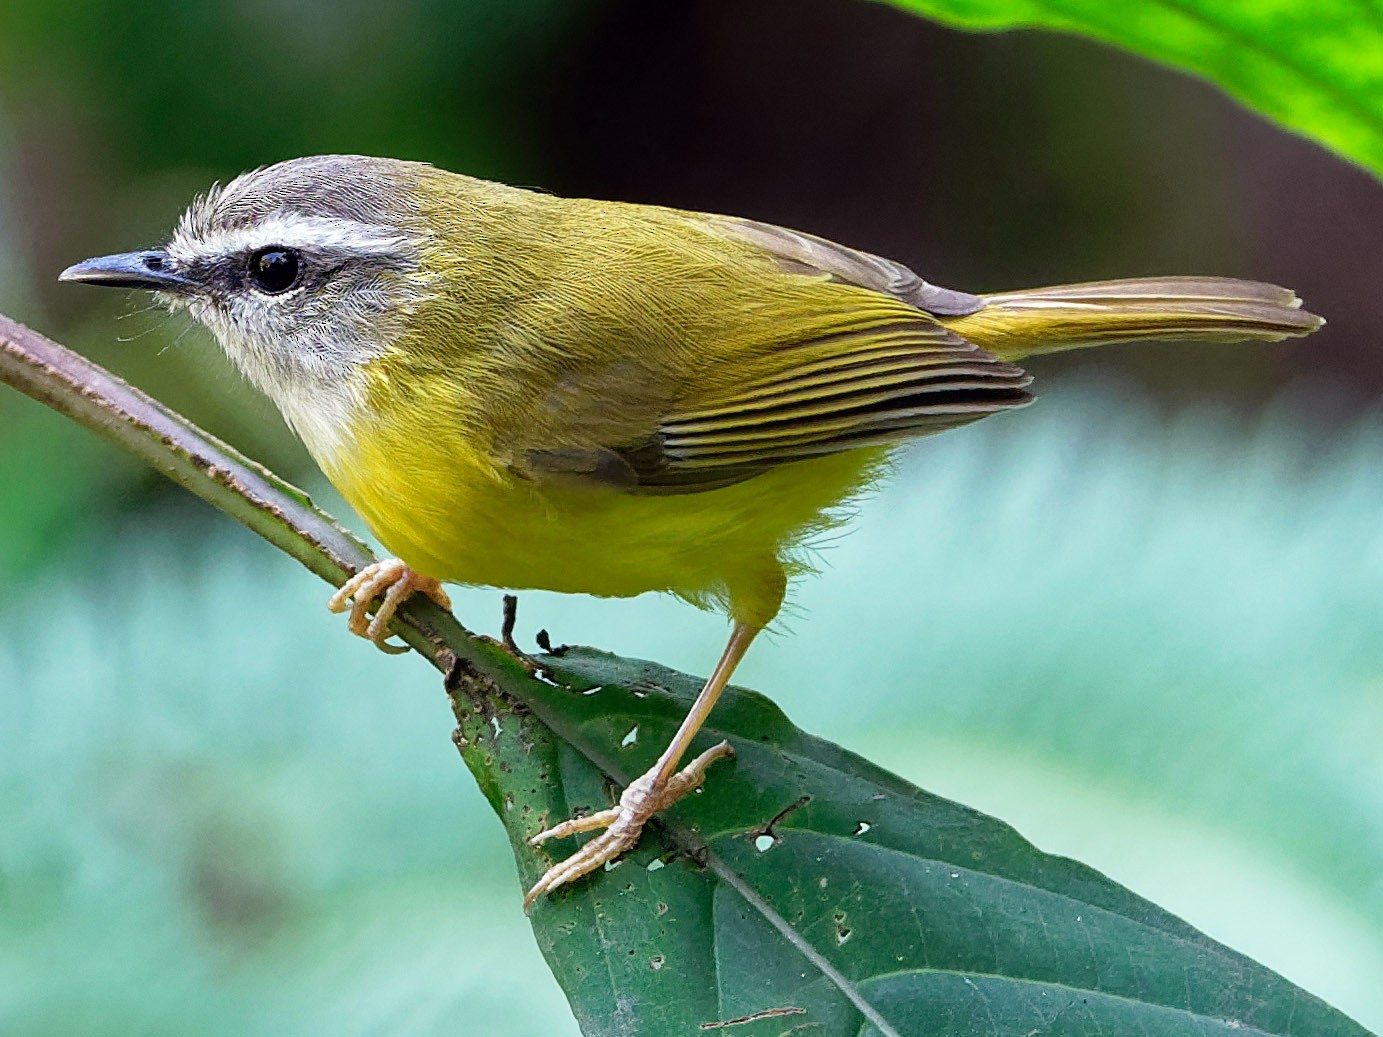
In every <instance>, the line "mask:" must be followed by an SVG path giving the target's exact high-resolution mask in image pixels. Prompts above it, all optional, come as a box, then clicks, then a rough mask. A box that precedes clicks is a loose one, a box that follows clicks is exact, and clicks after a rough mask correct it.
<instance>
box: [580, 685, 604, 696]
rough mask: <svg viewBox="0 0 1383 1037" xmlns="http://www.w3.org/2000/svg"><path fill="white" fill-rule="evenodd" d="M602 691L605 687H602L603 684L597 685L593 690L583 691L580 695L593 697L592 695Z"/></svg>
mask: <svg viewBox="0 0 1383 1037" xmlns="http://www.w3.org/2000/svg"><path fill="white" fill-rule="evenodd" d="M604 690H605V685H603V684H597V685H596V686H595V687H594V688H587V689H586V690H585V691H583V692H582V693H581V694H582V695H594V694H596V692H600V691H604Z"/></svg>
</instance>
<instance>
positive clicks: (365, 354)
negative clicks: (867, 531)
mask: <svg viewBox="0 0 1383 1037" xmlns="http://www.w3.org/2000/svg"><path fill="white" fill-rule="evenodd" d="M62 278H63V280H67V281H83V282H87V283H90V284H104V285H112V286H116V287H133V288H147V289H150V290H152V291H154V292H157V293H158V295H159V298H160V299H162V300H163V301H164V302H166V303H167V304H168V305H169V306H170V307H171V308H173V309H186V310H187V312H188V313H190V314H191V315H192V316H193V317H194V318H195V319H196V320H198V321H200V322H201V323H202V324H204V325H206V326H207V327H208V328H210V329H211V331H212V332H213V333H214V334H215V336H216V338H217V339H218V340H219V341H220V343H221V345H222V346H223V347H224V348H225V351H226V353H227V354H228V355H229V356H230V358H231V359H232V360H233V361H234V362H235V363H236V364H237V365H239V367H240V369H241V370H242V371H244V372H245V374H246V375H247V376H248V377H249V379H250V380H251V381H252V382H254V384H255V385H257V386H258V387H259V388H260V389H261V390H263V391H264V392H265V393H266V394H268V396H269V397H270V398H272V399H273V401H274V402H275V403H276V404H277V405H278V406H279V408H280V410H282V412H283V415H284V417H285V418H286V419H287V420H288V422H289V424H290V425H292V427H293V428H294V429H295V430H296V431H297V433H298V435H300V436H301V437H302V439H303V442H304V443H306V445H307V448H308V450H310V451H311V453H312V455H313V457H314V458H316V460H317V462H318V463H319V464H320V465H321V466H322V469H323V471H325V472H326V474H327V476H328V477H329V478H330V479H331V481H332V482H333V483H334V484H335V485H336V486H337V487H338V488H339V489H340V491H341V492H342V494H344V495H345V497H346V499H347V500H348V501H350V503H351V504H352V505H353V506H354V507H355V509H356V510H357V511H358V512H359V513H360V515H361V516H362V517H363V518H364V520H365V521H366V522H367V523H369V525H370V527H371V529H373V530H374V532H375V534H376V535H377V536H378V537H379V539H380V540H381V541H382V542H383V543H384V544H385V546H386V547H388V549H389V550H390V551H392V552H394V553H395V554H396V555H397V556H398V557H397V558H394V559H391V560H389V561H385V562H380V563H378V564H376V565H374V566H372V567H370V568H369V569H367V570H365V571H363V572H361V573H359V574H358V575H356V576H355V577H354V578H352V579H351V580H350V581H349V582H348V583H346V585H345V586H343V587H342V588H341V590H340V592H339V593H338V594H337V595H336V596H334V597H333V598H332V601H331V606H332V608H333V609H336V610H339V611H344V610H346V609H347V608H349V609H350V613H351V615H350V628H351V630H352V631H354V632H355V633H357V634H362V635H364V636H366V637H369V638H371V639H372V640H374V641H375V642H376V643H377V644H380V645H381V646H383V645H384V644H385V638H386V637H387V636H388V632H389V620H390V617H391V615H392V614H393V612H394V609H395V606H396V605H397V603H398V602H399V601H401V600H402V599H403V598H404V597H406V596H407V595H409V594H411V593H414V592H422V593H425V594H428V595H430V596H431V597H433V598H434V599H436V600H437V601H438V602H441V603H443V604H446V603H447V598H446V594H445V593H444V592H443V590H442V588H441V586H440V583H441V582H453V583H461V584H481V585H491V586H497V587H506V588H529V587H538V588H546V589H550V590H557V591H579V592H585V593H589V594H601V595H621V596H623V595H633V594H640V593H643V592H644V591H670V592H672V593H674V594H677V595H679V596H680V597H682V598H685V599H687V600H688V601H690V602H693V603H695V604H697V605H702V606H706V605H717V606H720V607H722V608H724V609H725V611H726V612H728V614H729V616H730V619H731V620H732V622H733V630H732V632H731V635H730V640H729V643H728V645H727V646H726V648H725V652H724V654H723V655H722V656H721V658H720V661H719V663H718V664H717V665H716V667H715V669H714V671H713V672H712V674H711V676H710V678H709V679H708V680H707V682H706V685H705V688H704V690H703V691H702V692H701V695H700V697H699V698H698V699H697V701H696V703H695V704H694V705H693V707H692V709H691V711H690V713H689V714H688V716H687V718H686V720H685V721H684V722H683V723H682V725H681V727H680V729H679V730H678V732H677V734H676V736H675V737H674V738H673V740H672V742H671V744H670V745H669V746H668V747H667V750H666V751H665V752H664V753H663V754H662V756H661V757H660V758H659V760H658V762H657V763H656V764H655V765H654V766H653V767H652V769H650V770H649V771H648V772H647V773H645V774H643V775H642V776H640V777H639V778H637V779H636V780H635V781H633V782H632V783H631V784H630V785H629V786H628V788H627V789H626V790H625V791H624V793H623V795H621V797H620V800H619V803H618V804H617V805H616V806H614V807H612V808H611V809H609V810H605V811H601V812H599V813H596V814H593V815H590V816H588V817H584V818H579V819H574V820H571V821H567V822H564V823H562V824H559V825H557V826H556V827H555V828H551V829H549V830H547V831H546V832H542V833H539V834H538V835H536V836H535V837H534V839H533V841H534V842H535V843H537V842H541V841H543V840H545V839H550V838H554V837H557V836H565V835H570V834H572V833H575V832H580V831H588V830H598V829H604V831H603V833H602V834H601V835H599V836H598V837H596V838H595V839H592V840H591V841H589V842H587V843H586V844H585V845H584V846H583V847H582V848H581V849H580V850H578V851H577V852H576V853H575V854H573V855H572V856H570V857H568V858H567V859H566V860H565V861H562V862H560V863H558V864H556V865H554V866H553V867H552V868H551V869H550V870H549V871H548V872H547V874H546V875H544V876H543V877H542V879H541V880H539V882H538V883H537V884H536V885H535V886H534V887H533V889H532V890H531V891H530V892H529V893H528V896H527V898H526V900H525V904H531V903H532V902H533V900H534V899H535V898H536V897H538V896H540V895H541V894H543V893H545V892H548V891H551V890H553V889H555V888H557V887H558V886H560V885H562V884H563V883H566V882H570V881H571V880H572V879H574V878H577V877H578V876H581V875H584V874H586V873H587V872H590V871H593V870H595V869H596V868H598V867H600V866H601V865H602V864H604V863H606V862H608V861H610V860H612V859H613V858H614V857H616V856H617V855H619V854H621V853H623V852H624V851H626V850H627V849H629V848H630V847H631V846H633V845H634V844H635V842H636V841H637V840H638V837H639V833H640V831H641V830H642V828H643V825H644V824H645V822H646V821H647V820H648V819H649V817H651V816H652V815H653V814H654V813H656V812H657V811H659V810H661V809H663V808H664V807H666V806H668V805H670V804H671V803H672V802H674V801H675V800H676V799H677V798H678V797H679V796H681V795H682V794H684V793H685V792H687V791H688V790H689V789H691V788H693V787H695V786H696V785H698V784H699V783H700V782H701V781H702V778H703V776H704V772H705V769H706V767H707V765H708V764H710V763H711V762H712V761H714V760H715V759H717V758H718V757H720V756H723V755H727V754H728V753H729V747H728V746H727V745H725V744H724V743H722V744H721V745H718V746H714V747H712V748H710V749H708V750H707V751H705V752H704V753H702V754H701V755H700V756H698V757H697V758H696V759H695V760H694V761H693V762H692V763H691V764H690V765H689V766H687V767H685V768H682V769H681V770H679V764H680V763H681V760H682V757H683V755H684V754H685V753H686V751H687V750H688V748H689V747H690V745H691V743H692V740H693V738H694V737H695V736H696V734H697V732H698V730H699V729H700V727H701V725H702V723H703V722H704V721H705V719H706V716H707V714H708V713H709V712H710V710H711V708H712V706H713V705H714V704H715V701H716V697H717V696H718V695H719V694H720V692H721V690H722V689H723V688H724V687H725V684H726V682H727V681H728V680H729V678H730V675H731V674H732V673H733V671H734V669H735V666H736V664H737V663H738V662H739V661H740V659H741V658H742V657H743V655H744V652H745V650H746V649H747V648H748V647H749V644H750V642H751V641H752V640H753V639H754V636H755V635H756V634H757V633H758V632H759V631H760V630H762V629H763V628H764V626H765V625H766V624H768V623H769V622H770V621H771V620H772V619H773V618H774V616H775V615H776V614H777V612H778V609H779V606H780V605H781V604H782V600H783V594H784V589H785V586H786V583H787V580H788V578H789V577H790V576H791V575H793V574H794V573H796V572H799V571H802V570H803V569H805V568H806V566H805V564H804V562H803V561H802V549H803V547H804V545H806V544H807V542H808V541H810V540H811V538H812V537H813V536H815V535H816V534H819V533H821V532H822V531H823V530H826V529H828V528H829V527H831V526H832V525H833V524H834V523H836V522H838V521H840V515H841V512H840V510H839V509H838V505H840V504H841V503H842V502H843V501H845V500H847V499H848V498H850V497H851V496H852V495H854V494H856V493H858V492H859V491H860V490H861V489H862V488H863V487H865V486H866V485H867V484H868V483H869V482H870V481H871V480H872V479H873V478H875V476H876V475H878V474H879V473H880V471H881V469H882V467H883V464H884V461H885V458H886V457H887V455H888V453H889V451H890V450H891V449H892V448H894V447H895V446H897V445H898V444H899V443H902V442H904V441H906V440H909V439H912V438H914V437H916V436H922V435H928V434H930V433H933V432H941V431H943V430H945V429H949V428H953V427H955V426H957V425H963V424H965V423H967V422H971V421H975V420H976V419H978V418H983V417H985V416H986V415H989V414H993V413H995V412H996V411H1001V410H1009V409H1011V408H1014V407H1021V406H1023V405H1024V404H1025V403H1027V402H1028V401H1029V395H1028V392H1027V386H1028V383H1029V380H1030V379H1029V378H1028V376H1027V375H1026V374H1025V373H1024V372H1023V370H1022V369H1021V368H1019V367H1017V366H1015V363H1014V362H1015V361H1018V360H1021V359H1023V358H1024V357H1027V356H1031V355H1033V354H1035V353H1044V352H1050V351H1053V350H1059V349H1072V348H1077V347H1082V346H1094V345H1103V344H1105V343H1110V342H1127V341H1133V340H1140V339H1186V338H1193V339H1206V340H1212V341H1233V340H1237V339H1262V340H1269V341H1271V340H1276V339H1282V338H1286V337H1289V336H1295V335H1305V334H1309V333H1310V332H1312V331H1314V330H1316V328H1318V327H1319V326H1320V325H1321V323H1322V322H1321V320H1320V318H1318V317H1316V316H1313V315H1312V314H1310V313H1307V312H1305V311H1304V310H1302V309H1301V308H1300V301H1299V300H1298V299H1297V298H1296V296H1295V295H1293V294H1292V292H1290V291H1287V290H1286V289H1282V288H1277V287H1274V286H1272V285H1267V284H1259V283H1255V282H1251V281H1239V280H1232V279H1228V278H1217V277H1155V278H1140V279H1136V280H1124V281H1101V282H1096V283H1093V284H1079V285H1066V286H1061V287H1056V288H1040V289H1034V290H1029V291H1014V292H1000V293H997V294H992V295H970V294H967V293H965V292H957V291H951V290H948V289H945V288H939V287H937V286H935V285H931V284H928V283H927V282H926V281H923V280H922V279H921V278H920V277H918V276H917V275H916V274H914V273H913V272H912V271H911V270H909V269H907V268H906V267H904V266H901V265H900V264H898V263H894V262H890V261H889V260H887V259H883V258H880V257H878V256H874V255H870V254H868V253H865V252H859V251H856V250H854V249H850V248H846V247H844V246H841V245H837V244H834V243H832V242H829V241H825V240H823V239H821V238H817V237H813V236H812V235H810V234H802V233H799V232H796V231H791V230H785V229H783V228H781V227H775V226H770V225H768V224H763V223H756V222H754V221H752V220H746V219H737V218H733V217H728V216H714V215H708V214H705V213H696V212H682V211H678V210H675V209H664V208H657V207H652V206H644V205H627V204H620V203H617V202H602V201H591V200H586V199H570V198H556V197H553V196H552V195H547V194H538V193H534V192H530V191H523V190H518V189H516V188H512V187H506V186H503V185H501V184H495V183H489V182H486V181H483V180H476V179H473V178H471V177H466V176H460V175H457V174H455V173H448V172H443V171H442V170H438V169H435V168H433V167H431V166H428V165H423V164H420V163H415V162H400V161H394V160H390V159H379V158H363V157H358V156H348V155H328V156H320V157H315V158H303V159H297V160H294V161H290V162H284V163H281V164H279V165H275V166H270V167H268V168H266V169H260V170H257V171H255V172H252V173H247V174H245V175H244V176H241V177H239V178H238V179H236V180H234V181H232V182H231V183H230V184H228V185H227V186H226V187H224V188H220V189H213V190H212V191H210V192H209V193H208V194H207V195H206V196H204V197H202V198H200V199H198V200H197V201H195V202H194V203H193V204H192V206H191V207H190V208H189V209H188V210H187V212H186V213H185V214H184V215H183V217H182V219H181V221H180V222H179V224H178V227H177V230H176V232H175V233H174V234H173V236H172V238H171V240H169V241H168V243H167V244H166V245H165V246H164V247H163V248H159V249H152V250H149V251H144V252H134V253H129V254H124V255H117V256H105V257H102V258H100V259H91V260H88V261H86V262H84V263H78V264H77V265H76V266H73V267H71V268H69V269H68V270H66V271H64V272H63V274H62ZM381 595H383V601H382V603H381V604H380V606H379V608H378V609H377V611H376V612H375V614H374V617H373V619H371V618H370V615H369V612H368V611H367V610H368V608H369V606H370V605H372V604H373V602H374V601H375V600H376V599H377V598H379V597H380V596H381Z"/></svg>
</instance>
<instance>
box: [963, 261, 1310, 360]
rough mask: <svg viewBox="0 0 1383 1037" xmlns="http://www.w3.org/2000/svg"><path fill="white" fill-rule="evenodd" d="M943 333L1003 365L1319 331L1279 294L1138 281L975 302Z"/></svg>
mask: <svg viewBox="0 0 1383 1037" xmlns="http://www.w3.org/2000/svg"><path fill="white" fill-rule="evenodd" d="M983 298H984V301H985V305H984V307H983V308H982V309H980V310H978V311H976V312H975V313H971V314H968V315H966V316H963V317H948V318H945V321H946V324H947V326H948V327H951V328H953V329H955V331H956V332H957V333H958V334H960V335H961V336H963V337H964V338H966V339H969V340H970V341H971V342H973V343H975V344H976V345H977V346H980V347H981V348H983V349H986V350H988V351H989V352H991V353H994V354H995V355H996V356H998V357H1000V358H1001V359H1004V360H1020V359H1022V358H1023V357H1027V356H1032V355H1033V354H1035V353H1053V352H1056V351H1057V350H1062V349H1080V348H1082V347H1084V346H1102V345H1106V344H1108V343H1111V342H1133V341H1137V340H1139V339H1201V340H1205V341H1209V342H1235V341H1240V340H1243V339H1259V340H1263V341H1268V342H1276V341H1278V340H1280V339H1284V338H1293V337H1296V336H1299V335H1309V334H1310V333H1311V332H1313V331H1315V330H1316V329H1317V328H1319V327H1320V326H1321V325H1322V324H1324V323H1325V321H1323V320H1322V319H1321V318H1320V317H1317V316H1316V315H1315V314H1313V313H1308V312H1307V311H1305V310H1303V309H1302V308H1301V300H1300V299H1298V298H1297V297H1296V295H1295V294H1294V293H1292V292H1291V291H1289V290H1288V289H1286V288H1278V287H1277V286H1276V285H1271V284H1262V283H1260V282H1257V281H1239V280H1235V279H1234V278H1230V277H1140V278H1133V279H1131V280H1127V281H1093V282H1091V283H1090V284H1071V285H1058V286H1056V287H1054V288H1034V289H1031V290H1028V291H1018V292H996V293H995V294H993V295H986V296H983Z"/></svg>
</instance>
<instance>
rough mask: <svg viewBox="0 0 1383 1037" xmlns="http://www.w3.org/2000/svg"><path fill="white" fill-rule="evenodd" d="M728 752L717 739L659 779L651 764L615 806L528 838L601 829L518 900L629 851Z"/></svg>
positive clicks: (537, 840) (527, 903)
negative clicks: (661, 813)
mask: <svg viewBox="0 0 1383 1037" xmlns="http://www.w3.org/2000/svg"><path fill="white" fill-rule="evenodd" d="M733 755H735V750H734V749H732V748H731V747H730V743H729V742H721V743H720V744H719V745H716V746H713V747H711V748H710V749H707V750H706V751H705V752H704V753H702V754H701V755H700V756H698V757H697V758H696V759H694V760H692V762H691V763H689V764H687V765H686V766H685V767H683V768H682V769H681V770H680V771H678V772H677V773H676V774H674V775H672V777H670V778H667V779H665V780H663V781H662V782H659V781H658V780H657V777H658V768H657V767H656V766H655V767H654V768H653V769H652V770H650V771H648V772H647V773H645V774H641V775H640V776H639V777H637V778H635V779H634V780H633V781H632V782H630V783H629V787H628V788H626V789H625V790H624V792H623V794H621V796H620V797H619V804H618V805H617V806H613V807H611V808H610V809H609V810H601V811H599V812H598V813H594V814H588V815H587V816H585V817H573V818H572V819H571V820H569V821H563V822H562V823H561V824H559V825H554V826H553V827H551V828H549V829H547V831H544V832H539V833H538V834H537V835H535V836H534V837H533V838H531V839H529V840H528V843H529V845H530V846H537V845H539V844H541V843H545V842H547V841H548V840H549V839H562V838H565V837H566V836H569V835H575V834H576V833H577V832H591V831H594V830H596V829H598V828H603V829H605V831H604V832H602V833H601V834H600V835H598V836H596V837H595V838H594V839H592V840H591V841H590V842H588V843H587V844H586V845H585V846H583V847H581V849H579V850H577V851H576V852H575V853H574V854H572V855H571V856H570V857H568V858H567V859H566V860H564V861H562V862H560V863H558V864H554V865H553V866H552V867H550V868H548V870H547V871H546V872H545V873H544V874H543V877H542V878H540V879H539V880H538V881H537V882H536V883H534V885H533V888H532V889H530V890H529V891H528V895H527V896H525V897H524V898H523V909H524V910H525V911H527V910H528V909H529V908H530V907H532V906H533V902H534V901H535V900H537V899H538V898H539V897H540V896H542V895H543V894H544V893H551V892H552V891H553V890H555V889H557V888H558V887H559V886H563V885H565V884H566V883H568V882H571V881H573V880H575V879H579V878H580V877H581V876H582V875H587V874H589V873H590V872H593V871H595V870H596V869H597V868H600V867H603V866H605V865H606V864H608V863H609V862H610V861H612V860H614V859H615V858H616V857H618V856H619V855H620V854H622V853H626V852H628V851H629V850H631V849H633V848H634V845H635V844H636V843H637V842H638V841H639V833H641V832H642V831H643V826H644V825H645V824H647V823H648V819H649V818H650V817H652V816H653V815H654V814H656V813H658V812H659V811H660V810H666V809H667V808H668V807H670V806H672V804H674V803H676V802H677V801H678V800H679V799H681V798H682V797H683V796H685V795H686V794H687V793H688V792H691V791H692V790H693V789H697V788H700V787H701V784H702V782H704V781H705V780H706V768H707V767H709V766H710V765H711V764H713V763H714V762H715V761H716V760H718V759H720V758H721V757H722V756H733Z"/></svg>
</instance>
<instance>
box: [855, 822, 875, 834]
mask: <svg viewBox="0 0 1383 1037" xmlns="http://www.w3.org/2000/svg"><path fill="white" fill-rule="evenodd" d="M858 824H859V827H858V828H856V829H855V831H854V833H853V834H855V835H864V833H865V832H867V831H869V830H870V829H871V828H873V827H874V826H873V825H871V824H870V823H869V822H868V821H860V822H858Z"/></svg>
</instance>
